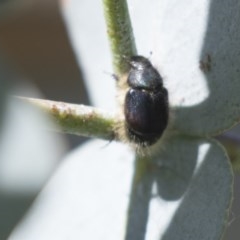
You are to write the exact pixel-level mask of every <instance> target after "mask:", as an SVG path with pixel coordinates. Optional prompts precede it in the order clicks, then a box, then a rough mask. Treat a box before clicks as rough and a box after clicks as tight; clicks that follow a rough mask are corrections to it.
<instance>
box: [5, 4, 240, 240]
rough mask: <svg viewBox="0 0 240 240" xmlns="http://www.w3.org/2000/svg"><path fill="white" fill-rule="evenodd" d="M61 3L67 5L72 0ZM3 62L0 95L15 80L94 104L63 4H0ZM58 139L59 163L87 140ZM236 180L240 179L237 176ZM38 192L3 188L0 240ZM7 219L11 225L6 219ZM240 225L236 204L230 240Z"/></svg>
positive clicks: (45, 93)
mask: <svg viewBox="0 0 240 240" xmlns="http://www.w3.org/2000/svg"><path fill="white" fill-rule="evenodd" d="M62 2H65V3H67V2H68V0H64V1H62ZM0 59H1V61H0V62H1V65H2V66H1V67H2V68H3V72H5V70H6V69H10V75H13V76H14V77H11V78H9V79H7V78H5V76H6V75H4V74H1V75H2V76H1V77H3V76H4V79H2V80H0V84H1V85H0V93H1V90H3V91H2V93H1V94H4V92H5V91H6V89H7V87H5V85H8V81H13V83H12V84H10V85H17V86H27V85H28V86H32V87H33V88H34V89H38V90H39V92H40V94H41V95H42V96H41V97H42V98H45V99H50V100H56V101H64V102H71V103H83V104H89V99H88V96H87V93H86V88H85V86H84V83H83V81H82V74H81V70H80V69H79V66H78V64H77V62H76V60H75V55H74V52H73V50H72V48H71V45H70V41H69V39H68V35H67V31H66V28H65V25H64V22H63V19H62V16H61V12H60V6H59V0H21V1H19V0H18V1H16V0H8V1H7V0H0ZM103 70H104V69H103ZM8 74H9V72H8ZM1 77H0V78H1ZM23 95H25V96H32V92H26V91H23ZM0 100H1V98H0ZM0 109H1V108H0ZM2 113H3V112H2ZM0 119H1V118H0ZM0 123H1V122H0ZM56 137H57V138H62V137H64V140H63V141H64V146H66V150H65V151H62V152H61V151H60V153H59V155H57V156H55V158H56V159H57V160H55V162H57V161H58V160H59V159H61V158H62V157H63V156H64V154H65V153H66V152H67V151H69V150H70V149H73V148H74V147H76V146H78V145H79V144H81V143H82V142H83V141H85V140H86V139H85V138H81V137H77V136H72V135H64V136H63V134H56ZM0 167H1V165H0ZM37 169H39V166H38V168H37ZM0 173H1V171H0ZM0 181H1V178H0ZM15 182H16V180H15ZM237 182H238V183H239V176H238V177H236V183H237ZM41 186H42V185H41ZM234 191H235V199H239V196H240V189H239V186H237V185H235V189H234ZM36 194H37V191H33V192H31V194H27V195H20V196H19V195H14V196H12V195H8V194H6V193H3V192H1V186H0V240H1V239H6V237H7V234H8V233H9V231H10V229H11V228H12V226H14V225H15V223H16V222H17V221H18V220H19V219H20V218H21V216H22V214H23V213H24V211H25V210H26V209H27V208H28V206H29V205H30V204H31V203H32V201H33V200H34V198H35V196H36ZM7 218H8V219H9V221H8V220H7V221H6V219H7ZM213 221H214V219H213ZM239 223H240V205H239V204H237V201H236V200H234V207H233V210H232V211H231V216H230V223H229V227H228V230H227V233H226V237H225V239H229V240H237V239H239V234H238V233H239Z"/></svg>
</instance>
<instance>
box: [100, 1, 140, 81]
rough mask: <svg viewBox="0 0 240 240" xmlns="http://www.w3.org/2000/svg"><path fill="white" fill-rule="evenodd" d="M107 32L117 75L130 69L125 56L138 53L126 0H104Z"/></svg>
mask: <svg viewBox="0 0 240 240" xmlns="http://www.w3.org/2000/svg"><path fill="white" fill-rule="evenodd" d="M103 6H104V14H105V20H106V24H107V33H108V38H109V41H110V45H111V50H112V56H113V67H114V71H115V73H116V74H117V75H120V76H121V75H123V74H124V73H126V72H127V71H128V70H129V64H128V62H127V61H126V59H125V57H129V56H132V55H136V46H135V41H134V36H133V31H132V26H131V21H130V17H129V12H128V7H127V3H126V1H125V0H103Z"/></svg>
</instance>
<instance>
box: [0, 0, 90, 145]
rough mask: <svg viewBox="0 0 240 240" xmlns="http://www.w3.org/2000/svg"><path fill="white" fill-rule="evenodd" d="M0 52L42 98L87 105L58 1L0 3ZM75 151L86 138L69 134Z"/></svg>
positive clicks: (39, 0)
mask: <svg viewBox="0 0 240 240" xmlns="http://www.w3.org/2000/svg"><path fill="white" fill-rule="evenodd" d="M0 8H1V10H0V52H1V53H2V54H1V55H2V57H3V58H4V59H6V60H7V61H8V64H9V65H10V66H9V67H10V68H11V69H14V70H15V73H16V75H17V78H18V79H17V81H21V80H22V79H24V80H25V81H29V82H31V83H32V84H34V85H35V86H36V87H37V89H39V90H40V92H41V93H42V94H43V98H46V99H50V100H56V101H65V102H71V103H83V104H88V103H89V101H88V97H87V94H86V91H85V86H84V84H83V81H82V76H81V71H80V69H79V67H78V65H77V63H76V61H75V56H74V53H73V51H72V48H71V45H70V42H69V39H68V36H67V33H66V29H65V26H64V22H63V19H62V16H61V13H60V7H59V1H58V0H21V1H14V0H13V1H11V0H10V1H0ZM67 138H68V142H69V146H70V147H71V148H72V147H74V146H76V145H78V144H79V142H81V141H82V140H83V139H81V138H80V137H75V136H72V135H71V136H70V135H67Z"/></svg>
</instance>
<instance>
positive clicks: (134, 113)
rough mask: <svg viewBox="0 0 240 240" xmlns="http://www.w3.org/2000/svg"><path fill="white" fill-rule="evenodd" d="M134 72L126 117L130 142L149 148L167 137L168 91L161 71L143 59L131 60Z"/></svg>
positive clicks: (125, 107)
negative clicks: (165, 131) (165, 132)
mask: <svg viewBox="0 0 240 240" xmlns="http://www.w3.org/2000/svg"><path fill="white" fill-rule="evenodd" d="M129 62H130V65H131V69H130V71H129V75H128V79H127V83H128V85H129V87H130V89H129V90H128V92H127V94H126V97H125V103H124V114H125V120H126V129H127V134H128V137H129V139H130V141H133V142H135V143H138V144H141V145H142V146H149V145H151V144H153V143H155V142H156V141H157V140H158V139H159V138H160V137H161V135H162V134H163V132H164V130H165V129H166V127H167V124H168V92H167V90H166V89H165V88H164V87H163V82H162V78H161V76H160V74H159V73H158V71H157V70H156V69H155V68H154V67H153V66H152V64H151V62H150V61H149V60H148V59H146V58H145V57H142V56H133V57H132V58H131V59H130V61H129Z"/></svg>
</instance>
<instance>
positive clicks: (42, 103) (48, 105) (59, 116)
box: [18, 97, 115, 140]
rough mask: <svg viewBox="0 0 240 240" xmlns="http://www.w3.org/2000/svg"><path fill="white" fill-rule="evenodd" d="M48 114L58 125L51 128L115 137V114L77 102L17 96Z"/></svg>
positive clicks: (79, 133) (102, 137)
mask: <svg viewBox="0 0 240 240" xmlns="http://www.w3.org/2000/svg"><path fill="white" fill-rule="evenodd" d="M18 99H19V100H21V101H24V102H27V103H29V104H31V105H33V106H34V107H37V108H39V109H41V110H43V111H44V112H46V113H47V114H49V115H50V116H51V117H52V119H53V120H54V122H56V123H57V125H58V126H60V128H59V127H54V126H53V129H51V130H54V131H60V132H65V133H70V134H75V135H81V136H87V137H96V138H101V139H106V140H113V139H115V133H114V123H115V116H114V115H113V114H112V115H111V114H109V113H106V112H104V111H103V110H100V109H97V108H94V107H89V106H84V105H77V104H70V103H64V102H55V101H49V100H43V99H35V98H23V97H18Z"/></svg>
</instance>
